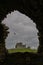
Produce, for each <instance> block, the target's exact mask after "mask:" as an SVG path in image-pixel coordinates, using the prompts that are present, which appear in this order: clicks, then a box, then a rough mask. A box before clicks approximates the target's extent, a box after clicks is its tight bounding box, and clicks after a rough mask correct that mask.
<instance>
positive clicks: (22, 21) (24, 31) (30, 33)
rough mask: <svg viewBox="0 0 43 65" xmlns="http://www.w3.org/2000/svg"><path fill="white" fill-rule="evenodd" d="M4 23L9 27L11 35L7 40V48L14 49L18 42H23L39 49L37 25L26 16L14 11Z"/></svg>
mask: <svg viewBox="0 0 43 65" xmlns="http://www.w3.org/2000/svg"><path fill="white" fill-rule="evenodd" d="M3 23H5V24H6V26H8V27H9V32H10V33H9V34H8V37H7V39H6V47H7V48H14V47H15V45H16V43H17V42H23V44H26V46H30V47H31V48H33V47H34V48H37V47H38V45H39V41H38V36H37V32H38V30H37V29H36V25H35V23H33V21H32V20H31V19H30V18H28V17H27V16H26V15H24V14H21V13H20V12H18V11H14V12H12V13H11V14H8V15H7V18H5V19H4V20H3Z"/></svg>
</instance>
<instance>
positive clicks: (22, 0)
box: [0, 0, 43, 53]
mask: <svg viewBox="0 0 43 65" xmlns="http://www.w3.org/2000/svg"><path fill="white" fill-rule="evenodd" d="M14 10H18V11H20V12H21V13H23V14H25V15H26V16H28V17H30V18H31V19H32V20H33V22H35V23H36V28H37V29H38V31H39V33H38V38H39V48H38V52H39V53H43V0H0V23H1V22H2V20H3V19H4V18H5V17H6V15H7V14H8V13H11V12H12V11H14ZM0 44H1V43H0Z"/></svg>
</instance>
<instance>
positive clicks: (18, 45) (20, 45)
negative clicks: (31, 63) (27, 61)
mask: <svg viewBox="0 0 43 65" xmlns="http://www.w3.org/2000/svg"><path fill="white" fill-rule="evenodd" d="M15 48H26V45H23V44H22V42H19V43H17V44H16V46H15Z"/></svg>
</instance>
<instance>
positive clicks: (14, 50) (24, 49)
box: [8, 48, 37, 53]
mask: <svg viewBox="0 0 43 65" xmlns="http://www.w3.org/2000/svg"><path fill="white" fill-rule="evenodd" d="M8 52H9V53H15V52H33V53H36V52H37V50H36V49H30V48H14V49H8Z"/></svg>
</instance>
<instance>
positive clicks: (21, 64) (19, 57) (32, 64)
mask: <svg viewBox="0 0 43 65" xmlns="http://www.w3.org/2000/svg"><path fill="white" fill-rule="evenodd" d="M2 65H43V56H42V55H40V54H37V53H36V54H35V53H29V52H25V53H20V52H18V53H12V54H7V55H6V58H5V61H4V62H3V63H2Z"/></svg>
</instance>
